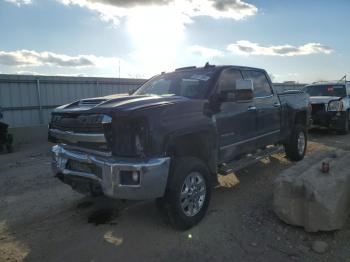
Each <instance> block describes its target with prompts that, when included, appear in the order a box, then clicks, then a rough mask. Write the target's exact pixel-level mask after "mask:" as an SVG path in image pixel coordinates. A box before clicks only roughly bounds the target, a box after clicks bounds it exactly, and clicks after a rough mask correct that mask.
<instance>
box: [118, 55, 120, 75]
mask: <svg viewBox="0 0 350 262" xmlns="http://www.w3.org/2000/svg"><path fill="white" fill-rule="evenodd" d="M118 75H119V79H120V59H119V60H118Z"/></svg>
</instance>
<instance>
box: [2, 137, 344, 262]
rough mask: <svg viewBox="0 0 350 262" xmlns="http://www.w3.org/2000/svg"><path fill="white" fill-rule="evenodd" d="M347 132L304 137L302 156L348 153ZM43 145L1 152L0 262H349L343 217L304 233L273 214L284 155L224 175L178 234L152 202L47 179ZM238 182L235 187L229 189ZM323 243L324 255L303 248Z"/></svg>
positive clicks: (47, 161)
mask: <svg viewBox="0 0 350 262" xmlns="http://www.w3.org/2000/svg"><path fill="white" fill-rule="evenodd" d="M349 138H350V135H348V136H340V135H336V134H333V133H330V132H326V131H313V132H311V134H310V139H311V141H312V143H310V144H309V150H308V154H312V153H313V152H314V151H316V150H324V149H325V146H328V147H337V148H342V149H345V150H350V139H349ZM49 148H50V145H49V144H41V145H31V146H29V145H27V146H22V147H21V148H19V149H18V150H17V151H16V152H15V153H12V154H4V155H0V261H1V262H2V261H177V262H178V261H350V220H349V222H348V223H347V225H346V226H345V228H343V229H342V230H340V231H335V232H329V233H316V234H310V233H305V232H304V231H303V230H302V229H301V228H297V227H292V226H289V225H286V224H284V223H283V222H281V221H280V220H279V219H278V218H277V217H276V216H275V214H274V213H273V211H272V182H273V180H274V178H275V177H276V176H277V175H278V174H279V173H280V172H281V171H282V170H284V169H286V168H288V167H289V166H290V165H292V163H290V162H289V161H287V160H286V159H285V158H284V156H283V155H282V154H280V155H275V156H273V157H271V158H270V159H269V160H265V161H262V162H259V163H257V164H255V165H252V166H251V167H249V168H247V169H245V170H242V171H241V172H239V173H237V174H236V175H237V179H238V181H239V183H238V184H236V182H237V181H235V177H234V176H231V177H226V178H225V179H224V181H222V183H221V184H222V185H221V186H220V187H218V188H216V189H214V191H213V195H212V201H211V203H210V207H209V210H208V213H207V215H206V217H205V218H204V220H203V221H202V222H201V223H200V224H199V225H197V226H196V227H194V228H193V229H191V230H189V231H186V232H178V231H174V230H173V229H172V228H170V227H169V226H167V225H166V224H164V222H163V221H162V219H161V218H160V216H159V215H158V213H157V210H156V208H155V205H154V203H153V201H146V202H126V203H123V202H119V201H111V200H108V199H106V198H102V197H100V198H89V197H84V196H82V195H79V194H78V193H75V192H73V191H72V190H71V188H70V187H68V186H66V185H64V184H62V183H61V182H59V181H58V180H57V179H55V178H54V177H53V176H52V174H51V170H50V154H49ZM235 184H236V185H235ZM315 240H322V241H325V242H327V243H328V245H329V249H328V251H327V252H326V253H324V254H317V253H315V252H314V251H313V250H312V249H311V244H312V242H313V241H315Z"/></svg>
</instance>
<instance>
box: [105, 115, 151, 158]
mask: <svg viewBox="0 0 350 262" xmlns="http://www.w3.org/2000/svg"><path fill="white" fill-rule="evenodd" d="M110 137H111V138H110V139H108V140H109V141H110V142H109V143H111V145H112V146H111V148H112V153H113V155H115V156H121V157H145V156H146V155H147V153H148V151H149V149H150V139H149V128H148V125H147V122H146V120H144V119H135V120H124V121H123V120H119V121H118V120H116V123H113V132H112V134H111V135H110Z"/></svg>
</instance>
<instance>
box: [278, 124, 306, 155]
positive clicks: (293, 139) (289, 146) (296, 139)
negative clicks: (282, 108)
mask: <svg viewBox="0 0 350 262" xmlns="http://www.w3.org/2000/svg"><path fill="white" fill-rule="evenodd" d="M284 147H285V151H286V155H287V158H288V159H290V160H292V161H300V160H302V159H303V158H304V156H305V153H306V147H307V131H306V128H305V127H303V126H302V125H295V127H294V129H293V131H292V134H291V136H290V138H289V141H287V143H286V144H285V145H284Z"/></svg>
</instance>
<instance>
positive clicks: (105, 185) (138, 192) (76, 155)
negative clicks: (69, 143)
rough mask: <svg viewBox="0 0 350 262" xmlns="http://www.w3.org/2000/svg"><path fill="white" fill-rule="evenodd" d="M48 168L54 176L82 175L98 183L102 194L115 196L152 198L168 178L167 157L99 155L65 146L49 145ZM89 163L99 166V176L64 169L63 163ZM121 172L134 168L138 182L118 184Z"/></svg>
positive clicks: (65, 167) (158, 192) (139, 198)
mask: <svg viewBox="0 0 350 262" xmlns="http://www.w3.org/2000/svg"><path fill="white" fill-rule="evenodd" d="M52 153H53V157H52V169H53V172H54V174H55V175H63V176H65V177H66V176H69V177H73V178H86V179H88V180H91V181H93V182H94V183H96V182H97V183H98V184H99V185H100V186H101V189H102V191H103V194H104V195H106V196H109V197H112V198H116V199H130V200H131V199H132V200H142V199H152V198H157V197H162V196H163V195H164V193H165V188H166V184H167V180H168V173H169V167H170V158H168V157H164V158H153V159H146V160H144V159H132V160H130V159H125V158H114V157H101V156H97V155H93V154H90V153H85V152H81V151H75V150H72V149H69V150H68V149H66V148H65V147H64V146H63V145H56V146H54V147H53V148H52ZM69 160H74V161H77V162H79V163H86V164H90V165H91V164H93V165H96V166H97V167H99V168H100V169H101V170H102V172H101V174H100V175H98V174H93V173H85V172H78V171H74V170H69V169H67V162H68V161H69ZM121 171H135V172H138V173H139V175H140V184H139V185H122V184H121V180H120V172H121Z"/></svg>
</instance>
